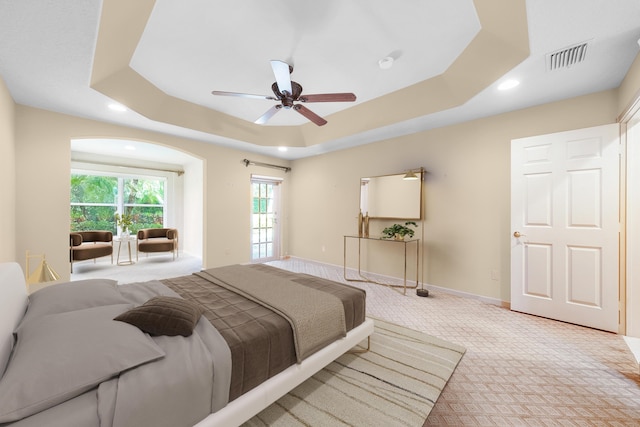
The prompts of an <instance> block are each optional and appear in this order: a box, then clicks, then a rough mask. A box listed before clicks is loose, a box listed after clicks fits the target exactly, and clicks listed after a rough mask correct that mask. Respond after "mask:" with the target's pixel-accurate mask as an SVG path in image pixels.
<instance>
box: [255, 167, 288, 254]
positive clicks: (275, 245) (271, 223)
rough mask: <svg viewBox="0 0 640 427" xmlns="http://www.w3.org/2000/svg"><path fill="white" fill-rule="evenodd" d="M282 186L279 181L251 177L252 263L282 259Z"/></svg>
mask: <svg viewBox="0 0 640 427" xmlns="http://www.w3.org/2000/svg"><path fill="white" fill-rule="evenodd" d="M280 184H281V181H280V180H277V179H271V178H264V177H256V176H253V177H251V192H252V203H251V209H252V211H251V261H253V262H263V261H271V260H275V259H278V258H280V224H279V218H278V213H279V211H280Z"/></svg>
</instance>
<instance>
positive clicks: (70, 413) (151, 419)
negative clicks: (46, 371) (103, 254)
mask: <svg viewBox="0 0 640 427" xmlns="http://www.w3.org/2000/svg"><path fill="white" fill-rule="evenodd" d="M98 281H99V280H98ZM56 286H58V285H56ZM87 286H90V284H87ZM116 289H117V291H116V292H118V291H119V293H120V295H121V296H122V297H123V298H124V299H125V300H126V301H128V302H130V303H131V304H132V306H133V305H139V304H142V303H144V302H145V301H147V300H148V299H150V298H152V297H154V296H157V295H168V296H178V295H177V294H176V293H175V292H174V291H172V290H171V289H169V288H167V287H166V286H164V285H163V284H162V283H160V282H157V281H152V282H144V283H137V284H130V285H122V286H117V287H116ZM107 305H108V304H107ZM65 309H68V308H65ZM151 338H152V339H153V341H154V343H155V344H156V345H157V346H158V347H159V348H160V349H162V351H164V353H165V355H164V357H162V358H160V359H158V360H155V361H152V362H149V363H146V364H143V365H140V366H137V367H136V368H134V369H130V370H127V371H124V372H121V373H120V375H118V376H115V377H113V378H112V379H109V380H106V381H104V382H102V383H100V385H99V386H97V387H95V388H93V389H91V390H89V391H86V392H83V393H81V394H79V395H77V396H76V397H73V398H71V399H69V400H67V401H65V402H63V403H60V404H57V405H55V406H52V407H50V408H49V409H45V410H43V411H41V412H38V413H35V414H33V415H31V416H28V417H26V418H23V419H21V420H19V421H16V422H14V423H9V424H0V426H8V425H11V426H12V427H41V426H45V425H46V426H47V427H68V426H83V427H92V426H96V427H137V426H154V427H159V426H166V427H181V426H184V427H188V426H192V425H194V424H196V423H197V422H199V421H200V420H202V419H203V418H205V417H207V416H208V415H209V414H210V413H212V412H215V411H217V410H218V409H220V408H222V407H223V406H225V405H226V403H227V401H228V393H229V385H230V381H231V380H230V376H231V353H230V350H229V348H228V346H227V344H226V342H225V340H224V339H223V338H222V336H221V335H220V333H219V332H218V331H217V330H216V329H215V328H214V327H213V326H212V325H211V324H210V323H209V322H208V321H206V320H205V321H200V322H198V324H197V326H196V328H195V330H194V333H193V334H192V335H191V336H189V337H182V336H176V337H167V336H154V337H151ZM43 357H44V358H45V360H46V355H43ZM83 363H84V362H83ZM86 363H90V361H87V362H86Z"/></svg>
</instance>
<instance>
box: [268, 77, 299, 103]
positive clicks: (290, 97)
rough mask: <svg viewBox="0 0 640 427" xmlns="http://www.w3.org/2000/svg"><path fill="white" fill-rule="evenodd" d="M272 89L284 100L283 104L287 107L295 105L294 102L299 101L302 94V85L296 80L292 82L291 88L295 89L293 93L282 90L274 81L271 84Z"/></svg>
mask: <svg viewBox="0 0 640 427" xmlns="http://www.w3.org/2000/svg"><path fill="white" fill-rule="evenodd" d="M271 90H272V91H273V93H274V94H275V96H276V98H278V99H279V100H280V101H281V102H282V106H283V107H284V108H286V109H289V108H291V107H293V102H294V101H297V100H298V98H299V97H300V95H301V94H302V86H301V85H300V84H299V83H297V82H294V81H292V82H291V90H292V91H293V93H291V94H290V93H288V92H286V91H285V92H280V89H279V88H278V83H277V82H274V83H273V84H272V85H271Z"/></svg>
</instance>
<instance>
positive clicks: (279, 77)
mask: <svg viewBox="0 0 640 427" xmlns="http://www.w3.org/2000/svg"><path fill="white" fill-rule="evenodd" d="M271 68H272V69H273V75H274V76H276V83H278V89H280V92H282V93H284V92H287V93H288V94H289V95H291V94H292V93H293V91H292V90H291V75H290V74H291V67H289V64H287V63H286V62H283V61H277V60H272V61H271Z"/></svg>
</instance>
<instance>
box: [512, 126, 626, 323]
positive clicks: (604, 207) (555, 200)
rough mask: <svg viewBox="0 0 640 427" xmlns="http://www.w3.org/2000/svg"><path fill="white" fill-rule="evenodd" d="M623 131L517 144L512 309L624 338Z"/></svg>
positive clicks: (596, 130) (525, 140) (591, 131)
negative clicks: (621, 272)
mask: <svg viewBox="0 0 640 427" xmlns="http://www.w3.org/2000/svg"><path fill="white" fill-rule="evenodd" d="M619 150H620V142H619V127H618V125H617V124H613V125H605V126H598V127H594V128H588V129H580V130H575V131H569V132H561V133H557V134H551V135H542V136H537V137H531V138H523V139H518V140H513V141H512V145H511V174H512V175H511V225H512V228H511V233H512V240H511V242H512V245H511V309H512V310H515V311H521V312H525V313H529V314H534V315H538V316H542V317H548V318H551V319H556V320H562V321H565V322H570V323H575V324H578V325H583V326H589V327H593V328H597V329H602V330H606V331H611V332H617V331H618V265H619V251H618V238H619V230H620V228H619V176H620V168H619V154H620V151H619Z"/></svg>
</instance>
